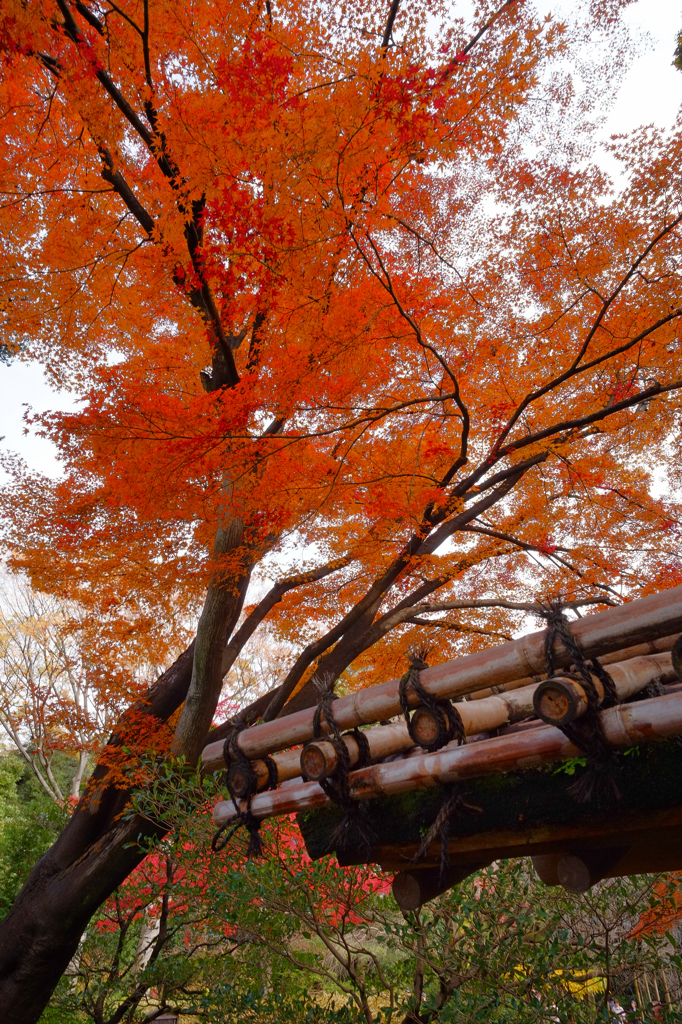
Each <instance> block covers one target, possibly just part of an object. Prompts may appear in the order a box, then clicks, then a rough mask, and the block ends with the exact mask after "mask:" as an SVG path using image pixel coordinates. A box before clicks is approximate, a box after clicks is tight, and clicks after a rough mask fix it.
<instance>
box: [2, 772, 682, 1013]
mask: <svg viewBox="0 0 682 1024" xmlns="http://www.w3.org/2000/svg"><path fill="white" fill-rule="evenodd" d="M145 770H147V771H148V772H149V783H148V785H147V786H146V787H145V788H144V790H143V791H140V792H139V793H138V796H137V798H136V802H135V807H134V810H135V812H136V813H138V814H143V815H149V816H158V817H162V818H163V820H164V821H165V822H166V824H167V825H168V826H169V827H170V828H171V829H172V833H171V838H169V839H167V840H164V842H163V843H162V844H161V845H160V846H159V847H157V848H156V849H150V850H149V854H148V856H147V858H146V860H145V861H144V863H143V865H142V867H141V868H140V869H139V870H138V871H137V872H135V873H134V874H133V875H132V876H131V877H130V878H129V879H128V880H127V881H126V883H125V885H124V886H122V887H121V889H120V890H119V891H118V892H117V893H116V895H115V896H114V898H113V899H112V900H110V901H109V902H108V903H107V905H106V906H105V908H104V910H103V913H102V916H101V918H100V920H99V921H97V922H93V923H92V925H91V927H90V928H89V929H88V932H87V934H86V935H85V936H84V940H83V943H82V946H81V949H80V950H79V953H78V956H77V957H76V958H74V962H73V963H72V965H71V968H70V970H69V972H68V974H67V976H65V978H64V979H63V980H62V982H61V984H60V986H59V988H58V991H57V993H56V994H55V997H54V998H53V1001H52V1004H51V1008H50V1011H49V1012H50V1013H52V1014H56V1016H52V1017H48V1016H46V1017H45V1018H44V1022H43V1024H88V1022H91V1021H92V1022H99V1021H107V1020H110V1019H115V1018H116V1015H117V1014H118V1013H120V1012H121V1007H123V1006H124V1004H125V1005H126V1006H127V1007H128V1009H127V1010H126V1015H125V1017H124V1018H123V1019H125V1020H126V1021H127V1022H128V1024H142V1022H143V1021H144V1020H145V1018H146V1017H147V1016H148V1015H149V1014H150V1013H152V1012H153V1011H154V1009H155V1008H157V1009H158V1007H160V1006H164V1007H168V1008H169V1009H172V1010H174V1011H175V1012H180V1013H181V1015H187V1017H188V1018H189V1019H192V1018H195V1019H197V1020H206V1021H210V1022H211V1024H244V1022H247V1024H280V1022H283V1021H289V1020H291V1021H296V1022H297V1024H298V1022H305V1024H318V1022H319V1024H323V1022H331V1024H356V1022H357V1024H404V1022H405V1021H406V1020H407V1019H408V1014H410V1013H411V1012H415V1011H418V1012H419V1014H420V1017H419V1020H420V1021H421V1022H423V1024H479V1022H480V1024H484V1022H485V1024H534V1022H537V1024H540V1022H545V1024H546V1022H548V1021H551V1020H553V1019H554V1018H558V1020H559V1021H560V1022H561V1024H569V1022H571V1024H597V1022H598V1021H599V1022H601V1021H604V1022H606V1020H607V1016H608V1015H607V1014H606V999H607V997H608V995H609V993H615V994H616V995H619V996H621V997H622V998H624V997H626V996H629V995H630V994H634V990H633V981H634V978H635V976H636V975H641V973H642V972H655V971H660V970H661V968H662V967H665V968H666V969H667V970H669V971H672V972H675V973H676V972H678V971H679V968H680V965H681V964H682V958H681V956H680V954H681V952H682V950H680V948H679V944H678V943H679V936H678V934H677V929H676V923H675V922H676V919H677V916H678V913H679V911H678V909H677V908H678V906H682V888H681V885H680V880H679V879H678V878H676V877H674V876H660V877H652V876H642V877H639V878H632V879H630V878H623V879H613V880H610V881H607V882H604V883H601V884H599V885H597V886H595V887H594V888H593V889H592V890H591V891H590V892H589V893H586V894H584V895H581V896H572V895H570V894H568V893H566V892H565V891H564V890H563V889H561V888H558V887H557V888H548V887H546V886H544V885H542V884H541V883H540V882H539V881H538V880H537V878H536V877H535V875H534V873H533V872H532V870H531V869H530V865H529V864H528V862H526V861H511V862H500V863H497V864H494V865H492V866H491V867H490V868H488V869H486V870H484V871H481V872H478V873H477V874H475V875H472V876H471V877H470V878H468V879H467V880H465V881H464V882H463V883H462V884H461V885H459V886H457V887H456V888H455V889H452V890H451V891H449V892H447V893H445V894H444V895H442V896H441V897H439V898H438V899H436V900H434V901H433V902H432V903H430V904H428V905H427V906H425V907H423V908H422V909H421V910H420V911H418V912H416V913H413V914H407V915H403V914H402V913H401V912H400V910H399V908H398V907H397V905H396V903H395V902H394V900H393V898H392V896H391V894H390V885H389V883H390V879H389V878H388V877H387V876H386V875H383V874H382V873H381V872H380V871H378V870H377V869H376V868H375V867H373V866H371V865H369V866H367V865H361V866H358V867H351V868H340V867H339V866H338V864H337V863H336V861H335V859H334V858H332V857H325V858H321V859H319V860H316V861H311V860H310V858H309V857H308V855H307V852H306V850H305V847H304V845H303V842H302V839H301V836H300V833H299V832H298V829H297V828H296V826H295V825H294V823H293V822H292V821H289V820H288V819H285V820H283V821H277V822H265V823H264V824H263V826H262V829H261V833H262V838H263V841H264V844H265V849H266V854H267V855H266V857H265V858H264V859H263V860H260V861H251V862H248V861H246V858H245V849H246V837H245V835H244V832H243V830H239V831H237V833H236V834H235V835H234V837H233V838H232V839H231V840H230V842H229V844H228V846H227V848H226V849H225V850H224V851H223V852H222V853H221V854H218V855H215V854H212V853H211V852H210V839H211V836H212V834H213V831H214V826H213V823H212V819H211V815H210V807H211V804H212V803H213V802H214V801H215V799H216V798H217V796H218V795H219V793H220V788H221V780H220V777H219V776H216V777H214V778H201V776H200V775H198V774H197V773H196V772H194V771H193V770H191V769H189V768H188V767H187V766H186V765H184V764H183V763H181V762H176V763H169V762H167V763H165V764H163V765H162V766H157V768H156V770H155V774H152V771H153V770H154V766H153V765H151V764H150V765H148V766H145ZM9 788H10V791H11V786H10V787H9ZM15 789H16V786H15ZM164 908H165V910H164ZM164 914H165V917H164ZM162 918H163V920H162V928H161V930H160V931H159V932H157V933H156V935H152V937H151V939H149V938H148V939H147V940H145V934H144V929H145V928H148V927H149V925H150V922H153V921H154V920H156V921H157V922H158V921H161V919H162ZM661 922H668V923H667V924H666V926H665V927H658V926H660V925H661ZM652 924H655V925H656V926H657V927H655V928H652V927H651V925H652ZM159 936H161V938H162V940H163V941H159ZM145 943H146V944H145ZM145 950H146V951H147V952H148V953H150V955H149V959H148V960H147V961H146V962H143V961H144V956H141V953H143V952H144V951H145ZM59 1014H62V1016H59ZM181 1019H182V1018H181ZM652 1019H653V1018H651V1017H650V1016H647V1015H646V1008H645V1015H644V1020H645V1021H647V1022H648V1021H649V1020H652ZM671 1019H672V1018H671Z"/></svg>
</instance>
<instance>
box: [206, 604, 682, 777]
mask: <svg viewBox="0 0 682 1024" xmlns="http://www.w3.org/2000/svg"><path fill="white" fill-rule="evenodd" d="M571 630H572V632H573V634H574V636H575V637H576V639H577V640H578V642H579V644H580V645H581V647H582V649H583V651H584V653H585V656H586V657H587V658H592V657H599V656H602V655H605V654H610V653H611V652H613V651H618V650H621V649H622V648H623V647H624V645H625V643H626V641H630V642H631V643H632V641H634V642H635V643H637V644H639V643H645V642H647V641H650V640H655V639H657V638H659V637H662V636H668V635H669V634H671V633H675V632H678V633H679V632H682V587H673V588H672V589H670V590H666V591H663V592H662V593H659V594H650V595H649V596H648V597H643V598H641V599H640V600H638V601H632V602H631V603H629V604H626V605H621V606H619V607H618V608H609V609H608V610H607V611H604V612H598V613H596V614H594V615H586V616H585V617H584V618H582V619H579V620H578V621H577V622H573V623H571ZM545 632H546V631H545V630H540V631H538V632H536V633H529V634H528V635H526V636H524V637H520V638H519V639H518V640H510V641H508V642H507V643H505V644H501V645H500V646H498V647H493V648H492V649H490V648H489V649H488V650H486V651H479V652H477V653H476V654H469V655H467V656H466V657H464V658H458V659H457V660H456V661H449V662H445V663H444V664H442V665H435V666H434V667H433V668H427V669H425V670H424V671H423V672H422V673H421V674H420V677H419V678H420V682H421V684H422V686H424V688H425V689H426V690H427V691H428V692H429V693H431V694H433V696H434V697H458V696H461V695H463V694H467V693H471V692H473V691H475V690H482V689H485V688H486V687H489V686H496V685H499V684H502V683H506V682H509V681H510V680H513V679H521V678H523V677H525V676H531V677H532V676H534V675H538V676H541V675H543V674H544V671H545V651H544V643H545ZM554 660H555V665H556V667H557V668H562V667H566V666H567V665H568V664H569V662H570V657H569V655H568V654H567V652H566V650H565V649H564V647H563V646H562V645H561V643H560V642H559V641H556V642H555V645H554ZM412 703H413V705H414V704H417V703H418V701H417V698H416V697H413V699H412ZM399 712H400V701H399V699H398V680H397V679H393V680H390V681H389V682H387V683H380V684H378V685H377V686H371V687H368V688H367V689H366V690H358V691H357V692H356V693H353V694H350V695H349V696H348V697H341V698H340V699H339V700H337V701H335V703H334V717H335V719H336V722H337V724H338V726H339V728H340V729H342V730H344V729H352V728H354V727H355V726H357V725H367V724H371V723H374V722H378V721H381V720H383V719H390V718H393V716H394V715H396V714H398V713H399ZM314 713H315V712H314V709H313V708H306V709H305V710H303V711H298V712H296V713H295V714H292V715H287V716H285V717H284V718H276V719H274V720H273V721H272V722H263V723H262V724H261V725H255V726H253V727H252V728H251V729H247V730H245V731H244V732H242V733H241V734H240V736H239V739H238V743H239V747H240V749H241V750H242V751H243V753H244V754H245V755H246V757H248V758H250V759H254V758H258V757H262V756H263V755H264V754H270V753H272V752H273V751H276V750H284V749H285V748H287V747H292V746H296V745H297V744H299V743H305V742H306V741H307V740H309V739H311V738H312V728H313V716H314ZM212 747H219V748H220V749H221V750H222V747H221V744H220V743H217V744H209V746H208V747H206V748H205V750H204V755H203V757H204V763H206V762H208V761H213V760H214V759H215V756H216V751H215V750H212V749H211V748H212Z"/></svg>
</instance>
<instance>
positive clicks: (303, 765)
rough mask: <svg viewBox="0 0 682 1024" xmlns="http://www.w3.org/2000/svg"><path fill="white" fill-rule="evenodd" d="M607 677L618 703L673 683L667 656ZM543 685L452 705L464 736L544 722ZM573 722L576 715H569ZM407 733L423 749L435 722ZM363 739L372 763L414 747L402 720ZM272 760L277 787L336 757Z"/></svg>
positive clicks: (235, 783) (321, 773)
mask: <svg viewBox="0 0 682 1024" xmlns="http://www.w3.org/2000/svg"><path fill="white" fill-rule="evenodd" d="M610 674H611V677H612V679H613V681H614V684H615V687H616V693H617V695H618V698H619V700H627V698H628V697H631V696H632V695H633V694H634V693H637V692H638V691H639V690H643V689H644V688H645V687H646V686H648V685H649V683H653V682H661V683H666V682H669V681H672V680H673V679H674V678H676V677H675V672H674V669H673V667H672V659H671V656H670V654H669V653H665V654H657V655H648V656H646V657H639V658H632V659H630V661H626V662H623V663H622V664H619V663H616V664H615V665H612V666H610ZM553 682H554V683H555V685H558V686H559V687H562V686H564V687H565V684H566V682H567V681H564V680H561V681H558V680H554V681H553ZM594 682H595V687H596V689H597V692H598V693H599V695H600V697H601V696H603V691H602V684H601V682H600V681H599V680H598V679H597V678H596V677H594ZM574 685H577V684H574ZM543 686H545V687H546V686H547V683H531V684H530V686H526V687H524V688H523V689H520V690H515V691H513V692H511V693H509V692H508V693H506V694H497V695H495V696H493V697H487V698H486V699H485V700H481V701H475V702H469V701H467V702H462V703H460V704H458V705H457V710H458V712H459V714H460V717H461V719H462V725H463V726H464V732H465V734H466V735H467V736H471V735H474V734H476V733H480V732H488V731H489V730H491V729H497V728H499V727H500V726H502V725H507V724H509V723H510V722H520V721H522V720H524V719H527V718H531V717H532V716H533V715H535V714H540V716H541V717H543V718H544V720H545V721H548V719H547V718H545V717H544V714H543V711H542V709H541V708H538V707H537V706H536V703H537V702H536V697H535V694H536V691H537V690H538V688H541V687H543ZM580 692H582V691H580ZM583 699H584V694H583ZM574 717H576V716H575V715H574ZM550 724H553V725H557V724H564V723H563V721H560V720H559V721H552V722H550ZM413 731H415V732H416V734H417V736H418V738H419V740H420V741H421V742H422V743H423V744H424V745H428V743H430V742H431V741H432V740H433V738H434V736H435V735H436V732H437V723H436V722H435V720H434V717H433V715H432V714H431V712H429V711H428V710H427V709H426V708H418V709H417V710H416V711H415V713H414V716H413ZM363 735H364V737H365V740H366V741H367V744H368V746H369V752H370V757H371V759H372V760H373V761H377V760H380V759H381V758H384V757H388V756H390V755H391V754H397V753H402V752H404V751H407V750H410V749H411V748H414V741H413V739H412V737H411V736H410V734H409V732H408V731H407V726H406V724H405V722H404V721H401V722H393V723H391V724H389V725H382V726H377V727H375V728H373V729H368V730H366V731H365V733H364V734H363ZM343 742H344V744H345V747H346V750H347V751H348V756H349V763H350V766H351V767H353V766H354V765H356V764H357V763H358V762H359V761H360V749H359V747H358V744H357V742H356V740H355V738H354V737H353V736H352V735H345V736H344V737H343ZM218 746H219V749H220V758H219V760H218V761H217V763H216V762H209V763H208V764H206V765H205V767H206V768H207V770H209V771H217V770H218V769H219V768H221V767H223V766H224V762H223V748H222V744H219V745H218ZM273 760H274V762H275V764H276V766H277V777H278V781H279V782H285V781H287V780H289V779H293V778H296V777H297V776H298V775H301V774H302V773H303V774H304V775H305V776H307V777H308V778H309V779H312V780H314V781H315V782H319V781H320V780H321V779H324V778H327V777H328V776H329V775H331V774H332V772H333V771H334V770H335V768H336V766H337V761H338V754H337V752H336V750H335V748H334V746H333V745H332V744H331V743H330V742H329V741H328V740H324V739H322V740H314V741H312V742H311V743H308V744H307V745H306V746H305V747H304V748H303V750H302V751H298V750H295V751H291V750H286V751H282V753H279V754H275V755H274V756H273ZM251 764H252V767H253V770H254V772H255V773H256V777H257V779H258V787H257V788H258V790H262V789H264V788H265V787H266V786H267V784H268V780H269V773H268V769H267V765H266V764H265V761H262V760H259V759H257V760H255V761H252V762H251ZM249 784H250V783H249V780H248V776H247V775H246V774H245V772H244V770H243V769H242V768H240V766H239V765H235V766H234V767H233V768H231V769H230V786H231V788H232V791H233V792H234V793H235V794H236V796H238V797H242V798H244V797H246V796H247V795H248V792H249Z"/></svg>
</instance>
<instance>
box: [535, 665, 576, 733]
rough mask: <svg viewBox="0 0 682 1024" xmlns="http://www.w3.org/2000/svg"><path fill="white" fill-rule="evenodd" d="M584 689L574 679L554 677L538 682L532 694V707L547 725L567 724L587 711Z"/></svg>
mask: <svg viewBox="0 0 682 1024" xmlns="http://www.w3.org/2000/svg"><path fill="white" fill-rule="evenodd" d="M588 707H589V702H588V699H587V694H586V693H585V690H584V689H583V687H582V686H581V685H580V683H578V682H576V681H575V680H574V679H566V678H562V677H556V678H554V679H547V680H545V682H544V683H540V685H539V686H538V688H537V689H536V691H535V693H534V694H533V709H534V711H535V714H536V715H537V716H538V718H541V719H542V721H543V722H546V723H547V724H548V725H557V726H561V725H569V724H570V723H571V722H573V721H575V719H576V718H579V717H580V716H581V715H583V714H584V713H585V711H587V708H588Z"/></svg>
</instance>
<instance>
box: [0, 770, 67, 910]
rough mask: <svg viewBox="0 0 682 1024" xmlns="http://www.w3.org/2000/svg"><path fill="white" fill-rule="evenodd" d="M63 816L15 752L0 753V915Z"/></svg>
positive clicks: (58, 826) (13, 897) (11, 901)
mask: <svg viewBox="0 0 682 1024" xmlns="http://www.w3.org/2000/svg"><path fill="white" fill-rule="evenodd" d="M64 756H66V755H64ZM65 816H66V812H65V811H64V810H62V809H61V808H59V807H57V806H56V805H55V804H54V802H53V801H52V800H51V799H50V798H49V797H48V796H47V795H46V794H45V793H44V792H43V791H42V790H41V788H40V786H39V784H38V782H37V780H36V779H35V776H34V775H33V773H32V772H31V770H30V768H29V767H28V765H27V764H26V763H25V762H24V761H22V760H21V758H20V757H19V756H18V755H15V754H5V755H3V756H0V918H3V917H4V916H5V915H6V914H7V912H8V911H9V909H10V907H11V906H12V903H13V902H14V900H15V898H16V895H17V893H18V891H19V889H20V888H21V886H22V885H23V883H24V881H25V880H26V878H27V876H28V874H29V872H30V870H31V868H32V867H33V865H34V864H35V862H36V860H37V859H38V858H39V857H40V856H41V855H42V854H43V853H44V852H45V851H46V850H47V849H48V847H50V846H51V845H52V843H53V842H54V841H55V839H56V837H57V836H58V835H59V832H60V831H61V829H62V828H63V827H64V824H65Z"/></svg>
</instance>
